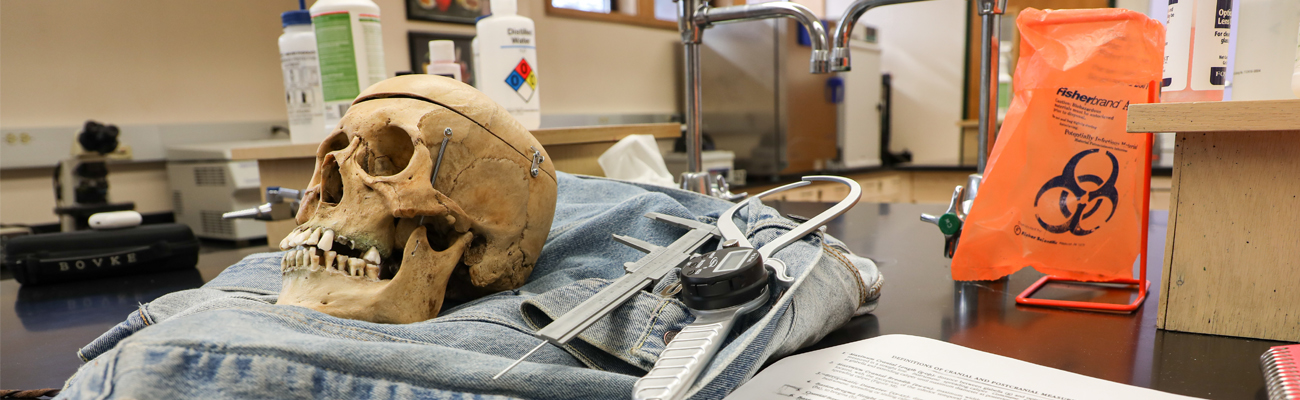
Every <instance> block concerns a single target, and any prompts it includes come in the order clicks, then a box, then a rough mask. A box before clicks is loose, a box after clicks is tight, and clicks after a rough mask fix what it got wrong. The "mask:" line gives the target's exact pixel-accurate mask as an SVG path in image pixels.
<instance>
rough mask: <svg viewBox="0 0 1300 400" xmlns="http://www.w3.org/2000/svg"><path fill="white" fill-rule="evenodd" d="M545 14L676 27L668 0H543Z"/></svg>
mask: <svg viewBox="0 0 1300 400" xmlns="http://www.w3.org/2000/svg"><path fill="white" fill-rule="evenodd" d="M546 13H547V14H549V15H559V16H564V17H573V18H582V19H591V20H597V21H610V22H621V23H626V24H632V25H641V26H649V27H655V28H664V29H673V30H676V29H677V3H675V2H673V1H672V0H547V3H546Z"/></svg>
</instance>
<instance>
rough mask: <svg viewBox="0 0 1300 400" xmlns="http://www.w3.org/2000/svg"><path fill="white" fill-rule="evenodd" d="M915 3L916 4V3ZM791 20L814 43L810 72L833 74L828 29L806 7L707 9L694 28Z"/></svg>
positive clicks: (773, 4)
mask: <svg viewBox="0 0 1300 400" xmlns="http://www.w3.org/2000/svg"><path fill="white" fill-rule="evenodd" d="M913 1H915V0H913ZM776 17H790V18H794V19H795V20H798V21H799V23H800V24H803V26H804V28H805V29H807V30H808V38H809V39H810V40H811V41H812V59H811V60H809V68H808V70H809V72H812V73H814V74H824V73H827V72H831V70H830V61H829V59H830V50H831V48H830V45H829V44H828V43H829V40H828V39H827V37H826V28H825V27H823V26H822V24H821V22H820V21H818V20H817V16H816V15H815V14H813V13H812V11H811V10H809V9H808V8H807V7H804V6H803V5H800V4H797V3H791V2H784V1H778V2H770V3H759V4H748V5H740V6H729V7H717V8H704V9H702V10H700V11H699V12H697V13H695V24H696V25H697V26H699V27H700V28H701V29H702V28H706V27H708V26H709V25H714V24H721V23H727V22H741V21H753V20H758V19H767V18H776Z"/></svg>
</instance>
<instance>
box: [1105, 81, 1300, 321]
mask: <svg viewBox="0 0 1300 400" xmlns="http://www.w3.org/2000/svg"><path fill="white" fill-rule="evenodd" d="M1128 131H1129V132H1177V138H1176V144H1175V150H1174V168H1173V177H1172V185H1171V188H1170V200H1169V227H1168V236H1167V238H1166V240H1165V259H1164V273H1163V275H1162V279H1161V290H1160V293H1159V296H1160V309H1159V314H1158V316H1157V320H1156V321H1157V322H1156V323H1157V326H1158V327H1159V328H1161V329H1168V330H1174V331H1183V332H1195V333H1208V334H1215V335H1227V336H1241V337H1250V338H1257V339H1271V340H1285V341H1292V342H1296V341H1300V197H1297V196H1300V100H1272V101H1234V102H1205V103H1169V104H1142V105H1136V104H1135V105H1133V106H1132V107H1130V109H1129V115H1128Z"/></svg>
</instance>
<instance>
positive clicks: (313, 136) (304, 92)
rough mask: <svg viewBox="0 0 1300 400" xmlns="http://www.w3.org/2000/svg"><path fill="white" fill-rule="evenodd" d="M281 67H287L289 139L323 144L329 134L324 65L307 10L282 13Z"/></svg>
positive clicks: (297, 141)
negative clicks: (323, 90) (323, 89)
mask: <svg viewBox="0 0 1300 400" xmlns="http://www.w3.org/2000/svg"><path fill="white" fill-rule="evenodd" d="M280 20H281V21H283V23H284V34H283V35H280V67H281V69H282V70H284V99H285V106H286V108H287V109H288V111H289V140H290V141H291V142H293V143H320V142H321V141H322V140H324V139H325V135H327V134H329V131H328V130H325V129H324V126H325V115H324V111H325V108H324V105H323V103H324V99H323V98H322V97H321V91H320V66H319V65H318V64H317V61H316V34H315V33H314V32H313V31H312V28H311V14H310V13H308V12H307V10H293V11H289V12H286V13H284V14H281V15H280Z"/></svg>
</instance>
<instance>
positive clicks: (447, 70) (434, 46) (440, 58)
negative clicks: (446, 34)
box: [424, 40, 464, 82]
mask: <svg viewBox="0 0 1300 400" xmlns="http://www.w3.org/2000/svg"><path fill="white" fill-rule="evenodd" d="M424 73H426V74H429V75H441V76H445V77H448V78H451V79H455V80H458V81H461V82H464V80H463V79H461V76H460V64H457V63H456V42H453V41H450V40H430V41H429V66H428V67H425V70H424Z"/></svg>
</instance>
